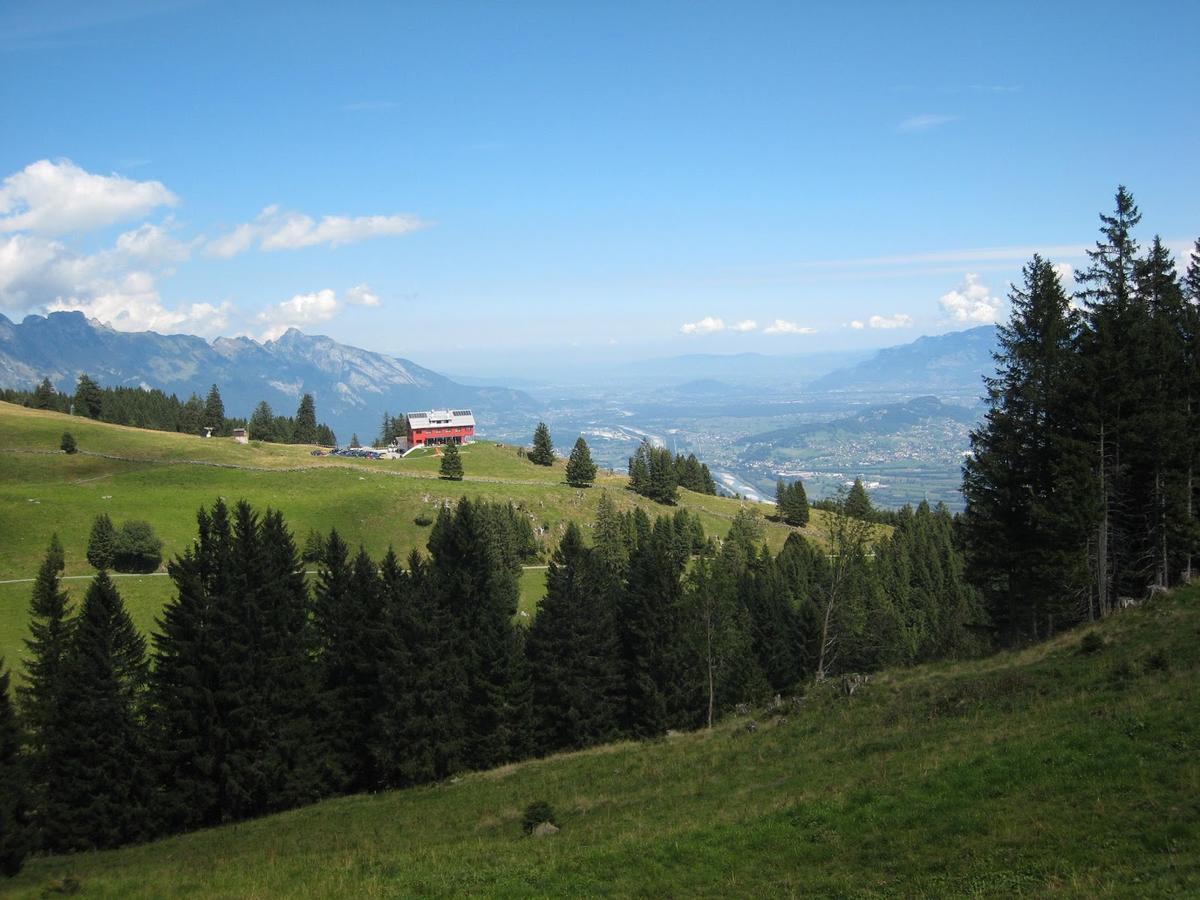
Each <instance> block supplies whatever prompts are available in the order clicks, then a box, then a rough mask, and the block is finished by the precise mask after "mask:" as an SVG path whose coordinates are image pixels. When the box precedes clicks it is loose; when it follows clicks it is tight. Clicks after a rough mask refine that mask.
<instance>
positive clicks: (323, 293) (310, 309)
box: [255, 284, 380, 341]
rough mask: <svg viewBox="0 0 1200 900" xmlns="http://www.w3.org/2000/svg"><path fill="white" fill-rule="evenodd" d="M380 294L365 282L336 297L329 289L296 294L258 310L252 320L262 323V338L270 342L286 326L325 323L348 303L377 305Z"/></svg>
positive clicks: (297, 326)
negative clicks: (260, 310) (342, 295)
mask: <svg viewBox="0 0 1200 900" xmlns="http://www.w3.org/2000/svg"><path fill="white" fill-rule="evenodd" d="M379 303H380V301H379V297H378V296H376V294H375V293H374V292H373V291H372V290H371V289H370V288H369V287H368V286H367V285H365V284H360V285H356V286H355V287H352V288H350V290H348V291H346V294H345V296H344V297H338V295H337V293H336V292H335V291H334V290H333V289H332V288H324V289H322V290H319V291H314V292H313V293H311V294H296V295H295V296H293V297H292V298H291V299H290V300H284V301H283V302H282V303H276V304H275V305H274V306H269V307H267V308H266V309H264V310H263V311H262V312H260V313H259V314H258V315H257V316H256V317H255V320H256V321H257V322H258V324H259V325H260V326H262V331H261V337H262V339H263V340H267V341H273V340H275V339H276V338H278V337H280V336H281V335H282V334H283V333H284V332H285V331H287V330H288V329H289V328H301V329H304V328H307V327H309V326H311V325H319V324H321V323H322V322H328V321H329V320H330V319H332V318H333V317H334V316H336V315H337V314H338V313H340V312H341V311H342V310H343V309H345V307H346V306H347V305H351V306H379Z"/></svg>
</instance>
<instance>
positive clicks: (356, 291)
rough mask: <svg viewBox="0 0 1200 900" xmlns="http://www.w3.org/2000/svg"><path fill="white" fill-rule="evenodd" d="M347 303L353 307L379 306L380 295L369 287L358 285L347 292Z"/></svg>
mask: <svg viewBox="0 0 1200 900" xmlns="http://www.w3.org/2000/svg"><path fill="white" fill-rule="evenodd" d="M346 302H347V303H349V304H350V305H351V306H379V303H380V300H379V295H378V294H376V293H375V292H374V291H373V290H371V288H370V286H369V285H366V284H356V285H355V286H354V287H352V288H350V290H348V291H346Z"/></svg>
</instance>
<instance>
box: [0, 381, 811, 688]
mask: <svg viewBox="0 0 1200 900" xmlns="http://www.w3.org/2000/svg"><path fill="white" fill-rule="evenodd" d="M66 430H69V431H70V432H71V433H72V434H73V435H74V436H75V439H76V441H77V442H78V445H79V448H80V451H81V452H80V453H78V454H75V455H73V456H67V455H65V454H63V453H61V452H59V449H58V447H59V441H60V438H61V437H62V433H63V432H64V431H66ZM311 449H312V448H310V447H301V446H287V445H278V444H258V443H251V444H248V445H242V444H237V443H235V442H234V441H232V440H228V439H208V440H205V439H202V438H199V437H193V436H189V435H181V434H167V433H163V432H157V431H145V430H141V429H137V428H125V427H122V426H118V425H107V424H104V423H100V422H93V421H90V420H88V419H80V418H75V417H69V416H64V415H62V414H59V413H51V412H44V411H38V410H29V409H25V408H24V407H20V406H13V405H12V404H8V403H2V402H0V535H3V536H4V539H3V540H0V582H4V581H11V580H14V579H25V578H31V577H33V576H34V575H35V574H36V573H37V568H38V565H39V564H40V562H41V559H42V556H43V554H44V553H45V549H46V545H47V543H48V542H49V540H50V536H51V534H52V533H54V532H56V531H57V532H58V534H59V537H60V539H61V540H62V542H63V546H64V548H65V550H66V557H67V575H68V576H83V575H91V574H92V573H93V570H92V569H91V567H90V566H89V565H88V564H87V560H86V558H85V551H86V548H87V540H88V534H89V532H90V530H91V524H92V520H93V519H94V518H95V516H96V515H98V514H99V513H101V512H106V513H108V514H109V515H110V516H111V517H112V518H113V520H114V521H115V522H117V523H118V525H119V523H120V522H121V521H123V520H125V519H130V518H138V519H145V520H147V521H149V522H150V523H151V524H152V525H153V526H154V529H155V531H156V532H157V533H158V535H159V537H161V538H162V540H163V544H164V559H170V558H171V557H172V556H174V555H175V554H176V553H179V552H180V551H182V550H183V549H184V548H186V547H187V546H189V545H190V543H191V542H192V540H193V539H194V537H195V527H196V519H195V517H196V510H197V509H198V508H199V507H200V506H201V505H205V506H207V505H210V504H212V502H213V501H214V500H215V499H216V498H217V497H224V498H226V500H228V501H230V502H233V501H236V500H238V499H243V498H244V499H246V500H249V501H250V502H251V503H252V504H254V506H255V507H257V508H260V509H261V508H265V507H267V506H272V507H274V508H276V509H279V510H282V512H283V513H284V516H285V517H286V519H287V521H288V524H289V525H290V526H291V528H292V529H293V531H294V533H295V534H296V537H297V541H298V542H302V541H303V539H304V536H305V535H306V534H307V533H308V531H309V529H311V528H316V529H318V530H320V531H323V532H327V531H328V530H329V529H330V528H331V527H336V528H337V529H338V531H339V532H341V534H342V535H343V536H344V537H345V538H346V539H347V540H348V541H349V543H350V544H351V545H352V546H353V545H357V544H359V543H361V544H363V545H364V546H365V547H366V548H367V550H368V551H369V552H370V553H371V554H372V555H373V556H375V557H377V558H378V557H379V556H381V555H382V554H383V553H384V552H385V551H386V550H387V548H388V547H389V546H393V547H395V548H396V550H397V552H399V553H400V554H401V555H402V556H404V555H407V553H408V551H409V550H410V549H411V548H413V547H421V548H424V545H425V542H426V541H427V539H428V534H429V528H428V526H424V527H422V526H420V525H417V524H416V521H415V519H416V518H417V517H418V516H419V515H424V516H426V517H428V518H430V519H432V518H433V517H434V516H436V510H437V507H438V505H439V504H441V503H444V502H447V501H450V502H453V501H455V500H457V499H458V498H459V497H461V496H463V495H464V494H465V495H468V496H472V497H476V496H478V497H484V498H486V499H490V500H497V501H511V502H513V503H515V504H517V506H518V507H519V508H521V509H522V510H523V511H524V512H525V513H526V514H527V515H529V516H530V518H531V520H532V522H533V524H534V526H535V529H537V528H541V529H543V534H542V540H543V543H544V546H545V548H546V549H547V550H550V549H552V548H553V547H554V546H555V545H556V544H557V541H558V538H559V536H560V535H561V533H562V531H563V529H564V528H565V527H566V523H567V521H568V520H575V521H578V522H580V523H581V524H583V525H585V526H588V525H590V524H591V522H592V521H593V520H594V519H595V513H596V504H597V503H598V501H599V498H600V490H601V489H608V491H609V493H610V494H611V496H612V497H613V498H614V500H615V501H616V502H617V505H618V506H619V507H621V508H626V509H627V508H631V507H633V506H634V505H635V504H636V505H639V506H642V507H643V508H645V509H646V510H647V511H648V512H649V513H650V514H651V515H655V514H658V513H662V512H664V511H668V512H669V511H670V510H669V509H667V508H666V507H662V506H658V505H656V504H654V503H652V502H650V501H648V500H646V499H644V498H642V497H638V496H636V495H634V494H633V493H631V492H630V491H628V490H626V486H627V483H628V482H627V479H626V478H625V476H624V475H619V474H612V473H607V472H602V473H601V475H600V477H599V479H598V482H597V485H596V487H593V488H589V489H587V490H578V489H576V488H572V487H570V486H568V485H567V484H565V483H564V480H563V479H564V469H565V465H564V463H563V462H562V461H561V460H560V461H558V462H557V463H556V464H555V465H554V466H553V467H550V468H545V467H542V466H535V465H533V464H532V463H530V462H529V461H528V460H526V459H524V458H522V457H520V456H518V455H517V450H516V448H515V447H509V446H497V445H495V444H492V443H489V442H485V441H481V442H478V443H475V444H472V445H470V446H468V447H465V448H463V450H462V457H463V465H464V467H465V469H466V478H465V480H464V481H462V482H449V481H441V480H439V479H438V477H437V471H438V466H439V464H440V460H439V458H438V457H437V456H436V455H435V454H434V453H433V452H432V451H419V452H418V453H417V454H414V455H413V456H410V457H409V458H407V459H402V460H365V459H345V458H340V457H328V456H325V457H314V456H312V455H311V452H310V451H311ZM680 496H681V499H680V505H681V506H683V507H684V508H686V509H689V510H691V511H693V512H695V513H697V514H698V515H699V516H700V518H701V520H702V521H703V523H704V528H705V530H706V531H707V532H708V533H709V534H715V535H724V534H725V533H726V532H727V531H728V530H729V524H730V522H731V521H732V519H733V516H734V515H735V514H736V512H737V510H738V509H739V507H740V506H741V505H742V504H741V503H739V502H738V501H736V500H732V499H729V498H724V497H711V496H705V495H701V494H693V493H691V492H689V491H680ZM763 509H764V510H767V509H768V508H766V507H763ZM822 516H823V514H822V513H820V512H819V511H817V512H814V516H813V521H812V522H811V523H810V524H809V526H808V528H807V529H806V533H807V534H809V535H811V536H813V538H814V539H815V540H820V539H821V534H822V528H821V522H822ZM790 531H791V529H789V528H787V527H786V526H783V525H780V524H776V523H767V527H766V540H767V542H768V544H769V545H770V546H771V547H772V549H773V550H776V551H778V550H779V548H780V547H782V546H783V542H784V540H786V538H787V535H788V533H789V532H790ZM585 533H586V527H585ZM544 583H545V580H544V575H543V574H542V573H541V572H539V571H536V570H534V571H528V572H526V573H525V577H524V578H523V581H522V607H523V609H524V610H525V611H526V612H529V611H531V610H532V608H533V606H534V605H535V604H536V602H537V600H538V599H539V598H540V596H541V594H542V592H543V588H544ZM67 584H68V586H69V587H70V588H71V589H72V591H73V593H75V595H76V596H80V595H81V594H82V591H83V590H84V589H85V587H86V584H87V582H86V580H83V579H80V580H70V581H68V582H67ZM119 586H120V588H121V591H122V594H123V596H124V597H125V600H126V602H127V604H128V606H129V608H130V612H131V614H132V615H133V616H134V619H135V621H136V622H137V623H138V625H139V626H141V627H143V628H149V627H151V626H152V624H153V620H154V617H155V615H157V613H158V610H159V609H160V608H161V606H162V604H163V603H164V602H165V601H166V600H167V598H168V597H169V595H170V590H171V583H170V579H168V578H165V577H161V576H158V577H155V576H147V577H137V578H123V579H121V580H120V582H119ZM30 589H31V586H30V585H29V584H27V583H23V582H18V583H10V584H3V583H0V655H3V656H4V657H6V658H7V660H8V661H9V663H10V664H12V665H13V668H14V669H16V670H18V672H19V666H18V665H17V662H18V661H19V658H20V654H21V651H22V649H23V645H22V644H21V639H22V637H23V636H24V635H25V634H26V625H27V622H26V616H27V609H28V605H29V592H30Z"/></svg>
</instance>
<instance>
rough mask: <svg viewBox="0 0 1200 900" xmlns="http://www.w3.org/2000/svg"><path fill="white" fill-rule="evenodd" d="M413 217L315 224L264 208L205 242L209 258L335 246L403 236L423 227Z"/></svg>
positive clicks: (300, 216) (354, 218)
mask: <svg viewBox="0 0 1200 900" xmlns="http://www.w3.org/2000/svg"><path fill="white" fill-rule="evenodd" d="M425 224H426V223H425V222H423V221H422V220H421V219H419V218H417V217H416V216H410V215H394V216H325V217H323V218H322V219H321V220H320V221H319V222H318V221H317V220H315V219H313V218H312V216H306V215H304V214H303V213H298V212H288V211H286V210H281V209H280V208H279V207H278V206H268V207H266V208H265V209H263V211H262V212H260V213H259V214H258V216H257V217H256V218H255V220H254V221H253V222H246V223H243V224H241V225H238V226H237V227H236V228H234V229H233V230H232V231H230V232H228V233H227V234H224V235H221V236H220V237H217V238H214V239H212V240H211V241H209V243H208V246H207V248H206V249H207V252H208V254H209V255H210V256H217V257H223V258H228V257H231V256H237V255H238V254H239V253H244V252H245V251H246V250H249V249H250V248H251V247H252V246H254V244H255V243H257V244H258V247H259V249H260V250H296V249H299V248H301V247H312V246H315V245H317V244H328V245H329V246H330V247H338V246H341V245H342V244H352V243H356V242H358V241H365V240H367V239H368V238H373V237H381V236H384V235H396V234H407V233H408V232H410V231H416V230H417V229H418V228H423V227H425Z"/></svg>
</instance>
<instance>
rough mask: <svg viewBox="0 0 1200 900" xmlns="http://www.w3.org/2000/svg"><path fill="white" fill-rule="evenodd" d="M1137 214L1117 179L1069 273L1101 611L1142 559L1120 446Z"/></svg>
mask: <svg viewBox="0 0 1200 900" xmlns="http://www.w3.org/2000/svg"><path fill="white" fill-rule="evenodd" d="M1141 218H1142V215H1141V213H1140V212H1139V211H1138V208H1137V205H1136V204H1135V203H1134V200H1133V196H1132V195H1131V194H1130V193H1129V192H1128V191H1127V190H1126V189H1125V187H1124V185H1121V186H1120V187H1119V188H1118V189H1117V196H1116V208H1115V209H1114V211H1113V214H1112V215H1104V214H1101V216H1100V222H1101V228H1100V233H1101V239H1100V240H1098V241H1097V242H1096V246H1095V249H1093V250H1089V251H1088V259H1089V265H1088V266H1087V268H1085V269H1082V270H1080V271H1079V272H1077V273H1076V274H1075V280H1076V282H1078V283H1079V284H1080V285H1082V286H1083V288H1082V290H1080V291H1079V292H1078V293H1077V295H1076V296H1077V297H1078V298H1079V299H1081V300H1082V301H1083V302H1084V304H1085V307H1086V310H1087V321H1088V326H1089V327H1088V329H1087V330H1085V331H1084V333H1083V336H1082V337H1083V340H1082V341H1081V349H1082V353H1083V359H1084V367H1085V382H1086V383H1087V384H1088V385H1089V386H1090V387H1091V389H1092V390H1091V392H1090V396H1089V397H1088V401H1089V402H1088V406H1087V409H1086V411H1085V415H1086V432H1087V439H1088V441H1089V443H1091V444H1092V446H1093V447H1094V448H1095V449H1094V452H1095V464H1094V468H1095V471H1096V478H1097V483H1098V488H1099V506H1100V516H1099V520H1098V522H1097V526H1096V530H1095V537H1094V540H1093V549H1092V557H1093V560H1094V563H1093V568H1094V579H1095V595H1096V608H1097V610H1098V612H1099V614H1100V615H1101V616H1105V615H1108V613H1109V612H1110V611H1111V610H1112V609H1113V608H1114V605H1115V598H1116V597H1117V596H1118V594H1119V593H1121V592H1124V591H1134V590H1135V589H1136V586H1137V583H1138V582H1139V581H1140V580H1142V579H1143V578H1144V576H1145V572H1144V571H1143V570H1141V566H1142V565H1143V564H1144V563H1143V561H1141V560H1138V559H1137V558H1136V557H1135V556H1133V555H1132V554H1131V553H1130V552H1126V550H1125V548H1126V547H1130V539H1131V538H1132V534H1131V532H1132V531H1133V528H1134V526H1133V525H1132V523H1130V521H1129V519H1128V517H1129V515H1130V514H1131V512H1132V510H1133V509H1134V508H1135V507H1134V506H1132V504H1134V503H1136V500H1135V498H1134V497H1132V496H1131V495H1130V490H1129V486H1128V484H1127V477H1128V474H1129V472H1130V468H1129V455H1128V453H1127V451H1128V449H1129V448H1128V446H1127V445H1128V443H1129V440H1130V438H1131V434H1130V432H1131V431H1132V427H1133V426H1132V419H1133V413H1134V411H1135V407H1136V405H1137V402H1138V399H1139V397H1138V394H1139V390H1140V385H1139V379H1138V378H1137V377H1136V376H1135V371H1134V366H1136V365H1140V364H1141V363H1142V362H1144V360H1145V354H1144V352H1143V346H1142V340H1143V338H1144V336H1145V334H1146V331H1147V329H1146V327H1145V326H1146V316H1145V309H1144V308H1143V307H1142V306H1141V305H1140V304H1138V303H1137V302H1136V297H1135V286H1136V271H1135V270H1136V266H1137V254H1138V244H1137V242H1136V241H1135V240H1134V237H1133V229H1134V228H1136V227H1137V225H1138V223H1139V222H1140V221H1141ZM1130 549H1132V547H1130Z"/></svg>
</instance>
